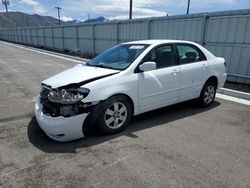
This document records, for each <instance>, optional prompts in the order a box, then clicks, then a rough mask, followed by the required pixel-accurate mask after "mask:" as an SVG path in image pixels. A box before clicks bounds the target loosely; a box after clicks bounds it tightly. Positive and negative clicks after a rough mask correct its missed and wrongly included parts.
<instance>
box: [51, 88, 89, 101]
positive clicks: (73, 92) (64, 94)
mask: <svg viewBox="0 0 250 188" xmlns="http://www.w3.org/2000/svg"><path fill="white" fill-rule="evenodd" d="M88 94H89V89H86V88H71V89H67V90H66V89H57V90H53V91H51V92H50V93H49V95H48V99H49V101H51V102H54V103H61V104H74V103H77V102H79V101H81V100H82V99H84V98H85V97H87V95H88Z"/></svg>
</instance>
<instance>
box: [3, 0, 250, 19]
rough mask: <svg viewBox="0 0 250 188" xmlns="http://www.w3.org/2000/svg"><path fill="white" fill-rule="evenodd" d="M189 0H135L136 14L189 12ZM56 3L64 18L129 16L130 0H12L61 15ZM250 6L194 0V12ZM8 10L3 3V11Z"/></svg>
mask: <svg viewBox="0 0 250 188" xmlns="http://www.w3.org/2000/svg"><path fill="white" fill-rule="evenodd" d="M187 1H188V0H133V18H143V17H158V16H166V15H167V14H168V15H180V14H185V13H186V7H187ZM56 6H60V7H62V11H61V16H62V20H64V21H69V20H72V19H77V20H86V19H88V15H90V18H95V17H99V16H104V17H105V18H108V19H128V11H129V0H10V6H9V10H10V11H19V12H25V13H28V14H40V15H46V16H53V17H57V10H56V9H55V8H54V7H56ZM247 8H250V0H191V3H190V13H198V12H212V11H222V10H235V9H247ZM3 11H5V8H4V6H2V5H0V12H3Z"/></svg>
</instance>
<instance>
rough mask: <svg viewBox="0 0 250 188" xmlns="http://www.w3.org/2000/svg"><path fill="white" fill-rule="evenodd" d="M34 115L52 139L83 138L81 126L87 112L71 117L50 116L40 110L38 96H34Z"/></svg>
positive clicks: (63, 140)
mask: <svg viewBox="0 0 250 188" xmlns="http://www.w3.org/2000/svg"><path fill="white" fill-rule="evenodd" d="M35 115H36V119H37V122H38V124H39V126H40V127H41V129H42V130H43V131H44V132H45V133H46V134H47V135H48V136H49V137H50V138H51V139H53V140H56V141H59V142H67V141H71V140H75V139H79V138H83V137H84V135H83V132H82V126H83V122H84V120H85V119H86V117H87V115H88V113H84V114H79V115H76V116H72V117H67V118H65V117H62V116H59V117H50V116H47V115H45V114H43V112H42V105H41V103H40V96H38V97H37V98H36V103H35Z"/></svg>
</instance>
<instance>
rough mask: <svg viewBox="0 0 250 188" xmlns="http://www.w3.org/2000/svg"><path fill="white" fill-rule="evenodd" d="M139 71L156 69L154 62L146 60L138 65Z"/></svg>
mask: <svg viewBox="0 0 250 188" xmlns="http://www.w3.org/2000/svg"><path fill="white" fill-rule="evenodd" d="M139 69H140V71H150V70H155V69H156V63H155V62H153V61H148V62H145V63H143V64H141V65H140V66H139Z"/></svg>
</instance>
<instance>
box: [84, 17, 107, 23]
mask: <svg viewBox="0 0 250 188" xmlns="http://www.w3.org/2000/svg"><path fill="white" fill-rule="evenodd" d="M105 20H106V19H105V18H104V17H103V16H100V17H97V18H93V19H89V20H85V21H84V22H83V23H92V22H104V21H105Z"/></svg>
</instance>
